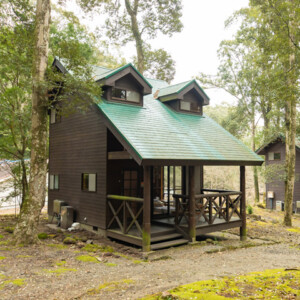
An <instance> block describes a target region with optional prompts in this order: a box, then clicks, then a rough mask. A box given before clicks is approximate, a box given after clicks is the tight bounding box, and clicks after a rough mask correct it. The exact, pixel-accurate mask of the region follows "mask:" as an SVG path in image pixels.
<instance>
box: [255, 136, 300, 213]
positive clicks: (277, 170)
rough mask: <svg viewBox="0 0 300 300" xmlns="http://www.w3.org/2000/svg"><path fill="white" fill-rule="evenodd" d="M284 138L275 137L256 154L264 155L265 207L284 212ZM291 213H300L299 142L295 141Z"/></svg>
mask: <svg viewBox="0 0 300 300" xmlns="http://www.w3.org/2000/svg"><path fill="white" fill-rule="evenodd" d="M285 151H286V150H285V138H284V136H282V135H279V136H278V137H275V138H274V139H272V140H271V142H269V143H267V144H265V145H263V146H262V147H261V148H259V149H258V150H257V151H256V153H257V154H259V155H265V164H266V168H267V177H268V178H267V183H266V206H267V208H268V209H276V210H284V198H285V197H284V195H285V183H284V171H283V169H284V164H285ZM295 175H296V176H295V185H294V199H293V211H294V212H298V213H300V183H299V175H300V142H299V138H298V139H296V165H295Z"/></svg>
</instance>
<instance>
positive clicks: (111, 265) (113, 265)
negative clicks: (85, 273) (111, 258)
mask: <svg viewBox="0 0 300 300" xmlns="http://www.w3.org/2000/svg"><path fill="white" fill-rule="evenodd" d="M105 265H106V266H108V267H116V266H117V264H113V263H106V264H105Z"/></svg>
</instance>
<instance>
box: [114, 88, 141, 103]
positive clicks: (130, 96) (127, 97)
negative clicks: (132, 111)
mask: <svg viewBox="0 0 300 300" xmlns="http://www.w3.org/2000/svg"><path fill="white" fill-rule="evenodd" d="M111 96H112V99H113V100H119V101H129V102H134V103H139V102H140V100H141V95H140V94H139V93H138V92H135V91H128V90H124V89H118V88H112V95H111Z"/></svg>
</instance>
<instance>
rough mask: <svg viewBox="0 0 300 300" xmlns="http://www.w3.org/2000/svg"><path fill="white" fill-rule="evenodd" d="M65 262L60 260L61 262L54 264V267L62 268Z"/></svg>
mask: <svg viewBox="0 0 300 300" xmlns="http://www.w3.org/2000/svg"><path fill="white" fill-rule="evenodd" d="M66 263H67V262H66V261H65V260H62V261H59V262H57V263H55V265H56V266H58V267H60V266H63V265H65V264H66Z"/></svg>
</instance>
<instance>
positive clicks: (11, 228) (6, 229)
mask: <svg viewBox="0 0 300 300" xmlns="http://www.w3.org/2000/svg"><path fill="white" fill-rule="evenodd" d="M14 230H15V228H14V227H4V231H5V232H8V233H14Z"/></svg>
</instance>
